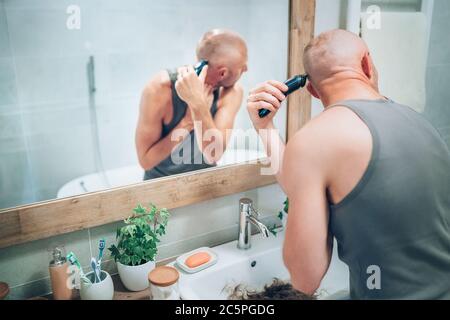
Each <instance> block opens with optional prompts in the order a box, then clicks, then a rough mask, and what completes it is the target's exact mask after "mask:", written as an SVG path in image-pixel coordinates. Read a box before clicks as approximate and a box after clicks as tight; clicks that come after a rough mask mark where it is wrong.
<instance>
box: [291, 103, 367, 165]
mask: <svg viewBox="0 0 450 320" xmlns="http://www.w3.org/2000/svg"><path fill="white" fill-rule="evenodd" d="M368 144H369V145H370V144H371V134H370V131H369V129H368V127H367V125H366V124H365V123H364V122H363V121H362V120H361V119H360V118H359V117H358V116H357V115H356V114H355V113H354V112H353V111H351V110H350V109H348V108H346V107H334V108H331V109H329V110H326V111H324V112H322V113H321V114H320V115H318V116H317V117H315V118H313V119H312V120H311V121H309V122H308V123H307V124H306V125H305V126H304V127H303V128H302V129H301V130H299V131H298V132H297V133H296V134H295V135H294V137H293V138H292V139H291V140H290V141H289V143H288V148H289V149H292V150H291V152H290V153H291V154H292V153H295V154H298V155H299V157H305V158H307V157H311V158H312V160H313V161H317V162H316V163H317V164H321V163H322V164H327V163H329V162H330V161H333V162H334V161H337V160H339V159H342V157H345V156H351V155H353V154H355V153H358V152H360V150H361V148H365V147H366V146H367V145H368Z"/></svg>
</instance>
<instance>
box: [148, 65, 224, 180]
mask: <svg viewBox="0 0 450 320" xmlns="http://www.w3.org/2000/svg"><path fill="white" fill-rule="evenodd" d="M167 72H168V73H169V77H170V81H171V83H172V106H173V117H172V120H171V121H170V123H169V124H168V125H165V124H164V125H163V129H162V137H161V138H164V137H165V136H167V135H168V134H170V133H171V132H172V130H173V129H174V128H175V127H176V126H177V125H178V124H179V123H180V121H181V120H182V119H183V118H184V116H185V115H186V110H187V107H188V106H187V104H186V103H185V102H184V101H183V100H181V98H180V97H179V96H178V94H177V91H176V90H175V82H176V81H177V76H178V73H177V72H176V71H172V70H167ZM218 99H219V89H217V90H216V91H214V99H213V102H212V105H211V115H212V116H213V117H214V116H215V114H216V112H217V100H218ZM187 151H190V154H183V152H187ZM172 154H175V155H177V156H176V157H177V158H183V159H186V161H183V162H185V163H182V164H178V163H174V162H173V161H172ZM186 162H187V163H186ZM211 167H213V165H210V164H208V163H206V162H205V160H204V159H203V154H202V152H201V151H200V149H199V147H198V143H197V139H196V138H195V134H194V130H192V131H191V132H190V134H189V135H188V136H187V137H186V138H185V139H184V140H183V142H182V143H180V144H179V145H178V146H177V148H175V149H174V150H173V151H172V153H171V155H169V156H168V157H167V158H166V159H164V160H163V161H161V162H160V163H159V164H158V165H157V166H155V167H154V168H152V169H151V170H147V171H146V172H145V174H144V180H150V179H155V178H161V177H166V176H170V175H174V174H179V173H185V172H190V171H195V170H200V169H206V168H211Z"/></svg>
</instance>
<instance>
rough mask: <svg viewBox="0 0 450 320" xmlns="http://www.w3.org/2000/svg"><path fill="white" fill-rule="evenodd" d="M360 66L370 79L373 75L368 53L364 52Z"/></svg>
mask: <svg viewBox="0 0 450 320" xmlns="http://www.w3.org/2000/svg"><path fill="white" fill-rule="evenodd" d="M361 68H362V71H363V72H364V74H365V75H366V77H367V78H368V79H369V80H370V79H372V76H373V70H372V63H371V58H370V53H369V52H366V53H365V54H364V57H363V58H362V60H361Z"/></svg>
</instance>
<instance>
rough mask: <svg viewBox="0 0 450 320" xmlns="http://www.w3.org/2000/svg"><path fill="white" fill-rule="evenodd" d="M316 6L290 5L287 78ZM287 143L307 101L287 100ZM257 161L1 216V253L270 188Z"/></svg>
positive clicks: (296, 65) (307, 112)
mask: <svg viewBox="0 0 450 320" xmlns="http://www.w3.org/2000/svg"><path fill="white" fill-rule="evenodd" d="M315 6H316V3H315V0H290V1H289V17H290V19H289V57H288V59H289V61H288V68H289V70H288V73H289V76H293V75H296V74H301V73H303V72H304V70H303V63H302V57H303V49H304V47H305V46H306V45H307V44H308V42H309V41H310V40H311V39H312V38H313V36H314V16H315ZM287 108H288V109H287V125H286V136H287V139H289V138H290V137H292V136H293V135H294V133H295V132H296V131H297V130H299V129H300V128H301V127H302V126H303V125H304V124H305V123H306V122H307V121H309V119H310V118H311V96H310V95H309V94H308V93H307V92H306V90H300V91H299V92H297V93H294V94H292V95H291V96H289V99H288V106H287ZM262 167H263V165H262V164H261V163H260V161H255V162H251V163H244V164H235V165H231V166H225V167H220V168H212V169H207V170H201V171H199V172H192V173H189V174H183V175H177V176H170V177H165V178H161V179H157V180H155V181H148V182H143V183H139V184H134V185H128V186H124V187H119V188H114V189H108V190H104V191H98V192H92V193H87V194H83V195H78V196H73V197H68V198H63V199H56V200H49V201H44V202H38V203H34V204H30V205H25V206H20V207H15V208H9V209H4V210H0V248H4V247H8V246H12V245H15V244H19V243H25V242H29V241H34V240H38V239H43V238H48V237H52V236H56V235H60V234H64V233H69V232H73V231H77V230H82V229H86V228H92V227H97V226H100V225H104V224H108V223H113V222H116V221H120V220H123V219H125V218H126V217H127V216H128V213H129V212H130V211H131V209H132V208H134V207H135V205H136V204H138V203H148V202H149V201H150V200H151V201H152V202H153V203H155V204H156V205H158V206H159V207H165V208H168V209H173V208H178V207H183V206H186V205H190V204H194V203H197V202H202V201H206V200H210V199H214V198H217V197H223V196H226V195H229V194H234V193H240V192H244V191H247V190H250V189H255V188H258V187H262V186H266V185H270V184H273V183H275V182H276V180H275V178H274V177H273V176H264V175H261V174H260V170H261V168H262Z"/></svg>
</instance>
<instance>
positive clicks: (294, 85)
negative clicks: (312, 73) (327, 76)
mask: <svg viewBox="0 0 450 320" xmlns="http://www.w3.org/2000/svg"><path fill="white" fill-rule="evenodd" d="M306 80H308V75H307V74H303V75H297V76H295V77H293V78H291V79H289V80H286V82H285V83H284V84H285V85H286V86H287V87H288V90H287V91H286V92H284V95H285V96H286V97H287V96H288V95H290V94H291V93H292V92H294V91H297V90H298V89H300V88H303V87H304V86H306ZM269 113H270V111H269V110H267V109H260V110H259V112H258V114H259V117H260V118H264V117H267V116H268V115H269Z"/></svg>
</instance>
